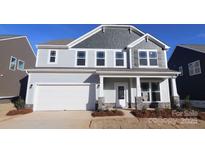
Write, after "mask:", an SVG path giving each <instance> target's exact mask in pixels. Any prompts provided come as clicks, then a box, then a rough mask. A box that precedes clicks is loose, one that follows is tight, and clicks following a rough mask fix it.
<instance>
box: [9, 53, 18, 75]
mask: <svg viewBox="0 0 205 154" xmlns="http://www.w3.org/2000/svg"><path fill="white" fill-rule="evenodd" d="M12 58H14V59H15V61H16V62H15V67H14V69H11V60H12ZM16 64H17V58H16V57H14V56H11V57H10V62H9V70H11V71H15V70H16Z"/></svg>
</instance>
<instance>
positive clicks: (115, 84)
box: [114, 82, 129, 107]
mask: <svg viewBox="0 0 205 154" xmlns="http://www.w3.org/2000/svg"><path fill="white" fill-rule="evenodd" d="M119 86H123V87H124V91H125V99H124V100H125V105H126V106H125V107H128V102H129V98H128V83H127V82H114V89H115V93H116V95H115V103H116V104H117V101H118V87H119Z"/></svg>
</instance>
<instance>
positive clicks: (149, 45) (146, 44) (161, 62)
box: [132, 40, 167, 68]
mask: <svg viewBox="0 0 205 154" xmlns="http://www.w3.org/2000/svg"><path fill="white" fill-rule="evenodd" d="M139 49H156V50H157V54H158V66H159V67H160V68H166V63H167V62H166V60H165V55H164V54H165V51H164V50H162V48H161V47H160V46H158V45H156V44H155V43H153V42H152V41H150V40H147V41H146V40H144V41H142V42H141V43H139V44H137V45H136V46H135V47H133V48H132V66H133V68H137V67H139V58H138V50H139Z"/></svg>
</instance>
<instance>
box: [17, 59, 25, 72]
mask: <svg viewBox="0 0 205 154" xmlns="http://www.w3.org/2000/svg"><path fill="white" fill-rule="evenodd" d="M19 62H22V63H23V69H21V68H20V67H19ZM17 69H18V70H20V71H24V70H25V62H24V61H23V60H20V59H19V60H18V64H17Z"/></svg>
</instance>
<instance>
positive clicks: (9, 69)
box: [0, 35, 36, 99]
mask: <svg viewBox="0 0 205 154" xmlns="http://www.w3.org/2000/svg"><path fill="white" fill-rule="evenodd" d="M35 61H36V56H35V54H34V51H33V49H32V47H31V45H30V42H29V40H28V39H27V37H26V36H20V35H0V99H5V98H6V99H8V98H12V97H16V96H19V95H20V96H21V97H22V98H25V95H26V88H27V85H26V84H27V73H26V71H25V69H29V68H34V67H35Z"/></svg>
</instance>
